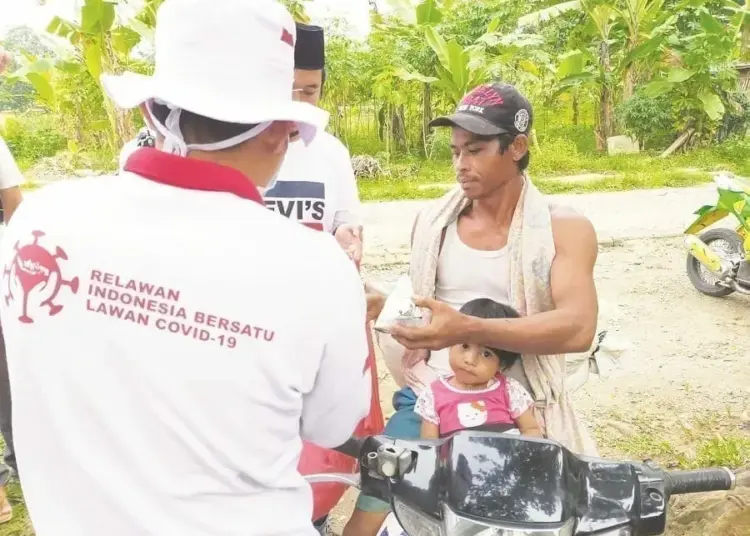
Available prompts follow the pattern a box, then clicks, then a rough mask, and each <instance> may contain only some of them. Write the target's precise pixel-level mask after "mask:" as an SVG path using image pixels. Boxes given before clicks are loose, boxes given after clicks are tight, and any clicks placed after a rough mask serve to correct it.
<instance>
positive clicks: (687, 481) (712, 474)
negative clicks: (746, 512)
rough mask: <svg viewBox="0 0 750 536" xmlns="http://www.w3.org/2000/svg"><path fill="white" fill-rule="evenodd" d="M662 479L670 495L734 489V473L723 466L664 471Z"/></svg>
mask: <svg viewBox="0 0 750 536" xmlns="http://www.w3.org/2000/svg"><path fill="white" fill-rule="evenodd" d="M664 481H665V484H666V489H667V491H668V492H669V494H670V495H681V494H684V493H703V492H707V491H726V490H730V489H734V486H735V484H736V478H735V476H734V473H733V472H732V471H730V470H729V469H726V468H724V467H719V468H715V469H698V470H696V471H665V473H664Z"/></svg>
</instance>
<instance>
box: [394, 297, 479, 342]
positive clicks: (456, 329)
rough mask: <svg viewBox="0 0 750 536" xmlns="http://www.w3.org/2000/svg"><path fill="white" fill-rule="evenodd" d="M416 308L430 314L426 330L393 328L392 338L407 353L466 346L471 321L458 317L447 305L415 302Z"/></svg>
mask: <svg viewBox="0 0 750 536" xmlns="http://www.w3.org/2000/svg"><path fill="white" fill-rule="evenodd" d="M414 303H415V304H416V305H417V307H422V308H423V309H429V310H430V311H432V320H431V321H430V323H429V324H428V325H426V326H421V327H407V326H394V327H393V328H391V335H393V338H394V339H396V340H397V341H398V342H399V343H401V344H402V345H403V346H405V347H406V348H409V349H410V350H442V349H443V348H448V347H449V346H453V345H454V344H461V343H464V342H467V340H468V339H469V331H470V329H471V325H472V318H471V317H469V316H466V315H464V314H461V313H459V312H458V311H456V310H455V309H454V308H453V307H451V306H450V305H448V304H447V303H443V302H441V301H438V300H433V299H430V298H415V299H414Z"/></svg>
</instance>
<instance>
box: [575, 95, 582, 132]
mask: <svg viewBox="0 0 750 536" xmlns="http://www.w3.org/2000/svg"><path fill="white" fill-rule="evenodd" d="M580 116H581V110H580V109H579V104H578V92H577V91H575V92H574V93H573V124H574V125H576V126H578V121H579V120H580Z"/></svg>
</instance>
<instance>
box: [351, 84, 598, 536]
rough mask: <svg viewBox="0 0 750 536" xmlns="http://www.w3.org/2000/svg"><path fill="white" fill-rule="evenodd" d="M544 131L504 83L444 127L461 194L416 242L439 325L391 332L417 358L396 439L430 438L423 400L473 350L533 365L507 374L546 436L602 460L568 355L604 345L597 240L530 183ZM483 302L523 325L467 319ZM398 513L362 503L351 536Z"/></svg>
mask: <svg viewBox="0 0 750 536" xmlns="http://www.w3.org/2000/svg"><path fill="white" fill-rule="evenodd" d="M532 121H533V112H532V107H531V105H530V103H529V101H528V100H527V99H526V98H525V97H524V96H523V95H522V94H521V93H520V92H519V91H518V90H517V89H516V88H515V87H513V86H510V85H507V84H500V83H496V84H488V85H483V86H480V87H477V88H475V89H474V90H473V91H471V92H470V93H469V94H468V95H466V96H465V97H464V98H463V99H462V101H461V102H460V104H459V106H458V108H457V110H456V112H455V113H454V114H453V115H450V116H447V117H441V118H438V119H436V120H435V121H433V122H432V125H431V126H435V127H450V128H451V130H452V141H451V147H452V149H453V164H454V167H455V170H456V177H457V180H458V186H457V187H456V188H455V189H453V190H452V191H451V192H449V193H448V194H446V195H445V196H444V197H443V198H441V199H439V200H436V201H434V202H432V203H431V204H430V205H429V206H427V207H426V208H425V209H424V210H423V211H422V212H421V213H420V214H419V216H418V217H417V220H416V222H415V225H414V229H413V231H412V248H411V265H410V270H409V274H410V276H411V279H412V286H413V288H414V292H415V293H416V294H417V295H418V296H420V298H417V299H415V302H416V304H417V305H418V306H420V307H423V308H427V309H430V310H431V313H432V314H431V321H430V324H428V325H426V326H422V327H406V326H396V327H394V328H392V330H391V333H390V335H391V336H392V337H393V338H394V339H395V340H396V341H398V342H399V343H400V344H401V345H402V346H403V347H405V348H407V349H409V351H408V352H407V353H406V354H403V355H402V354H399V355H395V356H385V357H386V362H397V363H399V364H400V365H401V366H402V367H403V368H404V371H403V372H404V375H403V376H404V377H405V381H406V385H404V386H402V390H401V391H400V392H399V393H397V396H396V397H394V401H396V400H399V401H401V402H402V403H399V404H397V405H396V406H395V407H394V409H395V410H396V413H395V414H394V415H393V416H392V417H391V419H390V420H389V422H388V425H387V426H386V430H385V432H384V433H385V434H386V435H390V436H395V437H400V438H404V439H410V438H416V437H419V421H418V419H413V418H410V415H412V414H413V411H414V404H415V402H416V400H415V399H416V396H415V394H419V393H420V392H421V390H422V389H424V387H425V386H427V385H429V384H430V383H432V382H433V381H435V379H437V378H439V377H444V376H446V375H450V374H451V368H450V365H449V362H448V348H450V347H451V346H453V345H455V344H466V343H470V344H477V345H480V346H489V347H494V348H502V349H504V350H509V351H513V352H518V353H520V354H522V355H523V362H522V364H520V365H519V366H518V367H514V368H513V369H511V370H509V371H507V374H508V376H510V377H512V378H513V379H515V380H517V381H519V382H520V383H521V384H522V385H523V386H524V387H525V388H526V389H527V390H528V391H530V392H531V393H532V394H533V398H534V400H535V415H536V417H537V419H538V420H539V422H540V425H541V426H542V429H543V430H544V431H545V434H546V436H547V437H550V438H552V439H555V440H557V441H559V442H561V443H563V444H564V445H566V446H567V447H569V448H571V449H572V450H573V451H576V452H581V453H585V454H589V455H591V454H595V453H596V446H595V444H594V442H593V440H592V439H591V437H590V435H589V434H588V432H587V430H586V428H585V426H584V425H583V424H582V423H581V421H580V420H579V419H578V417H577V416H576V414H575V412H574V411H573V408H572V406H571V405H570V401H569V397H568V396H567V393H566V388H565V378H566V375H565V356H564V354H566V353H575V352H583V351H586V350H588V349H589V348H590V346H591V343H592V340H593V337H594V333H595V329H596V320H597V314H598V305H597V297H596V289H595V286H594V278H593V268H594V264H595V262H596V256H597V240H596V234H595V232H594V228H593V226H592V225H591V223H590V222H589V220H587V219H586V218H585V217H583V216H581V215H579V214H576V213H574V212H572V211H571V210H569V209H565V208H563V207H558V206H551V205H549V204H548V203H547V201H546V200H545V198H544V196H543V195H542V194H541V193H540V192H539V191H538V190H537V189H536V188H535V187H534V185H533V183H532V182H531V180H530V179H529V177H528V176H527V174H526V168H527V167H528V165H529V158H530V154H529V139H528V135H529V133H530V131H531V125H532ZM477 298H491V299H493V300H495V301H497V302H500V303H506V304H509V305H511V306H513V307H514V308H515V309H516V310H518V311H519V312H521V314H522V316H521V318H518V319H500V320H485V319H477V318H472V317H468V316H465V315H462V314H461V313H459V312H458V309H460V308H461V307H462V306H463V305H464V304H465V303H466V302H467V301H470V300H473V299H477ZM368 304H369V305H370V306H371V309H370V310H368V316H370V317H373V316H377V314H378V312H379V311H378V310H377V309H381V308H382V304H383V297H378V296H373V295H370V296H368ZM385 337H386V340H385V341H382V340H381V342H383V343H385V344H383V345H382V346H381V348H383V349H384V351H387V350H386V344H387V343H388V342H391V341H388V339H389V338H390V337H388V336H387V335H385ZM396 352H397V353H398V352H399V350H398V349H397V350H396ZM408 401H411V402H410V403H407V402H408ZM396 422H399V426H396V425H395V424H394V423H396ZM387 511H388V505H387V504H385V503H383V502H382V501H378V500H377V499H374V498H372V497H364V496H361V497H360V499H359V500H358V502H357V510H356V511H355V514H354V515H353V516H352V518H351V520H350V522H349V525H348V526H347V527H346V530H345V531H344V536H375V535H376V534H377V531H378V527H379V526H380V524H381V523H382V522H383V521H384V519H385V517H386V513H387Z"/></svg>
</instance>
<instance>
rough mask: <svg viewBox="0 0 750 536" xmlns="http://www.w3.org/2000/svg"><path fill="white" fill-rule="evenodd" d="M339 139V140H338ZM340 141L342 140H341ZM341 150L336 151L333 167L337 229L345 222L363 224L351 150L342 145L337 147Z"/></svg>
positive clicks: (335, 227) (334, 216) (335, 226)
mask: <svg viewBox="0 0 750 536" xmlns="http://www.w3.org/2000/svg"><path fill="white" fill-rule="evenodd" d="M337 141H338V140H337ZM339 143H340V142H339ZM337 149H340V151H337V152H336V153H335V162H333V163H334V164H335V167H334V169H333V171H334V174H335V178H334V185H335V187H336V196H335V198H336V204H335V206H334V207H333V209H334V215H333V228H334V232H335V230H336V229H337V228H338V227H339V226H340V225H344V224H349V225H354V226H356V225H361V224H362V221H361V211H362V204H361V203H360V200H359V190H358V189H357V178H356V177H355V176H354V168H353V167H352V161H351V158H350V157H349V151H348V150H347V149H346V147H344V146H343V145H341V146H340V147H337Z"/></svg>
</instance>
